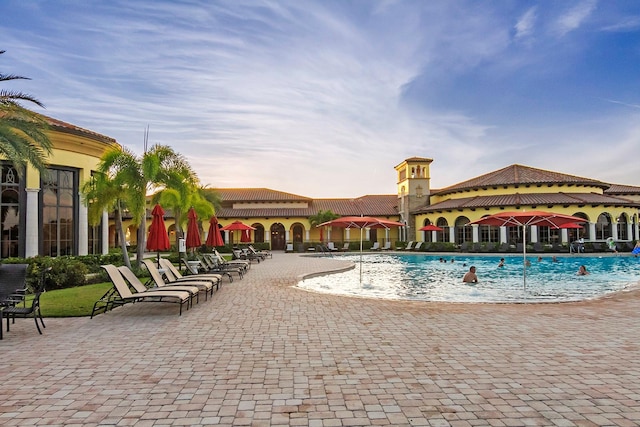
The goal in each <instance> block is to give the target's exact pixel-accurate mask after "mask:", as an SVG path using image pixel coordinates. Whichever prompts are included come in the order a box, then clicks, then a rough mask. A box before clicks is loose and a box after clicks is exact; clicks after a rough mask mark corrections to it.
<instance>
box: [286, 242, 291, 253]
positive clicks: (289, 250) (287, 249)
mask: <svg viewBox="0 0 640 427" xmlns="http://www.w3.org/2000/svg"><path fill="white" fill-rule="evenodd" d="M284 252H285V253H288V252H293V243H287V248H286V249H285V250H284Z"/></svg>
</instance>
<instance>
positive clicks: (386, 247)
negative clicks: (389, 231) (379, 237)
mask: <svg viewBox="0 0 640 427" xmlns="http://www.w3.org/2000/svg"><path fill="white" fill-rule="evenodd" d="M382 250H383V251H390V250H391V242H387V243H385V244H384V246H383V247H382Z"/></svg>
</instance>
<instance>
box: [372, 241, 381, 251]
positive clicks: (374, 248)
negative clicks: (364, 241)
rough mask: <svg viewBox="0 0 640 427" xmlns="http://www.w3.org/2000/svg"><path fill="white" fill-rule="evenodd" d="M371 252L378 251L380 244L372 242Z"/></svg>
mask: <svg viewBox="0 0 640 427" xmlns="http://www.w3.org/2000/svg"><path fill="white" fill-rule="evenodd" d="M371 250H372V251H379V250H380V243H378V242H373V246H371Z"/></svg>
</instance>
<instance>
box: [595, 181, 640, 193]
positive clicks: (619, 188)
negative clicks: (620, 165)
mask: <svg viewBox="0 0 640 427" xmlns="http://www.w3.org/2000/svg"><path fill="white" fill-rule="evenodd" d="M604 192H605V194H633V195H640V187H636V186H633V185H621V184H611V186H610V187H609V188H607V189H606V190H604Z"/></svg>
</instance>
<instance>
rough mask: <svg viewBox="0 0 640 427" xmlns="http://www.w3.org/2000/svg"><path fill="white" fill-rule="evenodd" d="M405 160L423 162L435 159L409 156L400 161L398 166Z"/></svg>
mask: <svg viewBox="0 0 640 427" xmlns="http://www.w3.org/2000/svg"><path fill="white" fill-rule="evenodd" d="M404 162H421V163H431V162H433V159H430V158H428V157H409V158H408V159H404V160H403V161H402V162H400V163H398V164H397V165H396V167H398V166H400V165H401V164H403V163H404Z"/></svg>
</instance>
